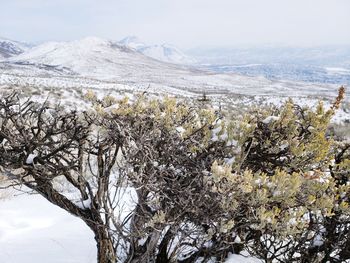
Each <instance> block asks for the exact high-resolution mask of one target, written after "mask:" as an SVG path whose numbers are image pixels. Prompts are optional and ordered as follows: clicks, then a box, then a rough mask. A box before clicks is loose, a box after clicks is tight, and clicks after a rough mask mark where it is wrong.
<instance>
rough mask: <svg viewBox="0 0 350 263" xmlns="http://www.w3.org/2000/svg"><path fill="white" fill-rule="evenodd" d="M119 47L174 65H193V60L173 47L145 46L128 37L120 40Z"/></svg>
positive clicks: (165, 45)
mask: <svg viewBox="0 0 350 263" xmlns="http://www.w3.org/2000/svg"><path fill="white" fill-rule="evenodd" d="M118 44H119V45H121V46H125V47H128V48H131V49H134V50H137V51H138V52H141V53H142V54H144V55H146V56H148V57H151V58H154V59H157V60H160V61H163V62H167V63H174V64H194V63H195V62H196V60H195V59H193V58H191V57H189V56H188V55H186V54H185V53H184V52H182V51H181V50H180V49H178V48H177V47H175V46H173V45H169V44H161V45H146V44H145V43H144V42H142V41H141V40H140V39H139V38H137V37H135V36H130V37H126V38H124V39H122V40H121V41H119V42H118Z"/></svg>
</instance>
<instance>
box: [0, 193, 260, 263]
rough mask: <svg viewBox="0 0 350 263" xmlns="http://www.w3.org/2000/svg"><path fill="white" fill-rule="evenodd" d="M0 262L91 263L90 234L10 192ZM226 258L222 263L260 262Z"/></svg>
mask: <svg viewBox="0 0 350 263" xmlns="http://www.w3.org/2000/svg"><path fill="white" fill-rule="evenodd" d="M0 262H1V263H22V262H23V263H24V262H25V263H47V262H50V263H95V262H96V247H95V241H94V237H93V234H92V232H91V231H90V230H89V229H88V227H87V226H86V225H85V224H84V223H83V222H82V221H81V220H80V219H78V218H76V217H74V216H72V215H70V214H68V213H67V212H66V211H64V210H62V209H60V208H58V207H56V206H54V205H52V204H51V203H49V202H48V201H46V200H45V199H44V198H43V197H41V196H40V195H28V194H23V193H21V192H14V194H13V195H12V196H11V198H9V199H5V200H0ZM261 262H262V261H260V260H258V259H256V258H252V257H249V256H247V255H230V256H229V258H228V259H227V261H226V263H261Z"/></svg>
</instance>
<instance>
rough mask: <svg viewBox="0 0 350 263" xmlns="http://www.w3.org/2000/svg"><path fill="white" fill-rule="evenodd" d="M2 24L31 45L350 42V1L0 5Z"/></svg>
mask: <svg viewBox="0 0 350 263" xmlns="http://www.w3.org/2000/svg"><path fill="white" fill-rule="evenodd" d="M0 18H1V20H0V21H1V22H0V36H2V37H7V38H11V39H17V40H24V41H31V42H40V41H47V40H73V39H78V38H82V37H85V36H98V37H102V38H108V39H112V40H119V39H121V38H123V37H125V36H128V35H136V36H138V37H139V38H140V39H142V40H144V41H145V42H148V43H164V42H165V43H171V44H175V45H178V46H179V47H182V48H190V47H196V46H233V45H242V44H253V45H260V44H276V43H278V44H286V45H308V46H313V45H328V44H350V0H0Z"/></svg>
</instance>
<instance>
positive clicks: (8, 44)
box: [0, 37, 29, 59]
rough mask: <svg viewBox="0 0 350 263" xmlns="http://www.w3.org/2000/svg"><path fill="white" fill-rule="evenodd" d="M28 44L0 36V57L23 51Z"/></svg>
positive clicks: (7, 56) (3, 57) (14, 54)
mask: <svg viewBox="0 0 350 263" xmlns="http://www.w3.org/2000/svg"><path fill="white" fill-rule="evenodd" d="M28 48H29V45H27V44H25V43H21V42H17V41H13V40H10V39H6V38H1V37H0V59H5V58H9V57H12V56H16V55H18V54H21V53H23V52H24V51H26V50H27V49H28Z"/></svg>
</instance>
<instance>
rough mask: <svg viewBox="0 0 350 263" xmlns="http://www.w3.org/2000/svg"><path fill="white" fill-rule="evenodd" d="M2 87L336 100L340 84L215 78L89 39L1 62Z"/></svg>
mask: <svg viewBox="0 0 350 263" xmlns="http://www.w3.org/2000/svg"><path fill="white" fill-rule="evenodd" d="M2 87H5V88H8V87H25V88H26V89H28V88H29V87H30V88H31V89H33V90H38V89H46V90H52V89H55V90H57V92H59V93H66V92H78V90H79V89H80V92H81V90H85V89H96V90H98V91H99V92H105V93H107V94H108V93H109V92H118V93H122V92H125V91H128V92H133V91H138V92H139V91H147V92H150V93H153V94H173V95H176V96H191V97H192V96H201V95H202V94H203V93H204V92H205V93H206V94H208V95H212V96H224V97H225V96H227V97H234V96H236V97H237V94H239V95H244V96H274V97H277V96H296V97H308V96H318V97H330V98H334V97H335V95H336V94H337V88H338V85H328V84H314V83H305V82H295V81H286V80H270V79H267V78H264V77H252V76H244V75H239V74H232V73H219V72H218V73H214V72H212V71H211V72H210V71H206V70H199V69H197V68H194V67H189V66H185V65H177V64H171V63H165V62H162V61H158V60H155V59H152V58H150V57H148V56H145V55H143V54H141V53H140V52H138V51H136V50H135V49H130V48H128V47H125V46H121V45H119V44H117V43H115V42H113V41H108V40H104V39H99V38H94V37H90V38H85V39H81V40H76V41H71V42H49V43H44V44H42V45H39V46H36V47H33V48H31V49H29V50H27V51H25V52H24V53H22V54H19V55H17V56H13V57H10V58H7V59H6V60H3V61H0V88H2ZM77 89H78V90H77ZM77 94H78V93H77ZM67 98H68V99H69V98H70V96H67Z"/></svg>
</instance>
